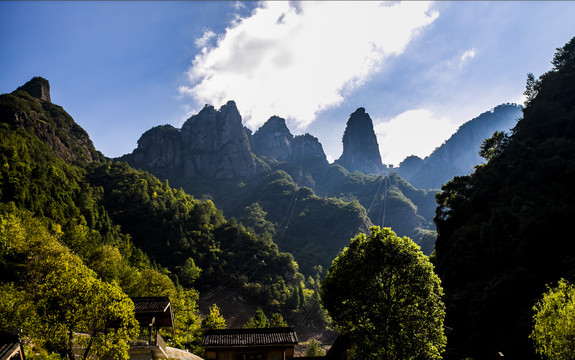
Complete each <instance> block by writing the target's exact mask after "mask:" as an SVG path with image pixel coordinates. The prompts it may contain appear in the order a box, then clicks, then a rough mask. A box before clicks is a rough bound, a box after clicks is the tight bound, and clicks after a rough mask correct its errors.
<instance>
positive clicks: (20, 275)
mask: <svg viewBox="0 0 575 360" xmlns="http://www.w3.org/2000/svg"><path fill="white" fill-rule="evenodd" d="M0 243H3V244H5V245H7V248H9V249H10V251H9V254H6V255H7V256H6V257H5V260H4V261H3V262H6V263H12V262H13V261H15V262H17V263H13V266H12V268H13V269H15V272H16V273H15V275H16V277H17V279H18V284H17V286H18V289H16V287H14V289H9V288H7V286H8V285H3V286H2V287H3V288H5V289H6V290H8V291H10V292H11V293H12V294H13V295H12V296H11V298H10V297H9V296H7V297H4V296H2V299H0V301H1V302H2V306H0V307H5V304H7V303H8V304H9V303H10V302H13V303H14V305H15V306H16V309H18V310H19V309H25V310H26V311H23V312H19V314H20V315H18V313H17V314H16V316H20V317H21V319H20V320H21V321H22V323H20V324H16V325H18V328H22V331H23V335H24V336H27V337H30V338H31V339H32V341H33V342H34V343H35V344H39V345H43V346H45V347H46V348H47V350H49V351H52V352H56V353H58V354H60V355H62V356H66V357H68V358H69V359H73V358H74V354H73V350H74V351H77V350H78V349H80V350H81V356H82V358H83V359H87V358H89V357H98V358H101V357H111V358H117V359H127V358H128V347H129V346H128V340H130V339H132V338H133V337H135V336H137V334H138V330H139V326H138V323H137V321H136V319H135V318H134V304H133V303H132V301H131V300H130V298H129V297H128V296H127V295H126V294H125V293H123V292H122V290H121V289H120V287H119V286H118V285H116V284H109V283H106V282H103V281H101V280H100V279H98V278H97V277H96V274H95V273H94V272H93V271H92V270H90V269H89V268H88V267H87V266H86V265H84V263H83V262H82V260H81V259H80V258H79V257H78V256H76V255H74V254H72V253H71V252H70V251H69V250H68V249H67V248H66V247H65V246H63V245H62V244H60V243H59V242H58V240H57V239H56V238H55V237H54V236H52V235H51V234H50V233H49V231H48V230H47V228H46V226H45V225H44V224H43V223H42V222H41V221H39V220H38V219H35V218H32V217H31V214H30V213H27V212H21V213H20V214H10V215H6V216H0ZM3 290H4V289H3ZM14 290H18V291H17V292H15V291H14ZM2 310H3V311H4V309H2ZM4 316H5V315H3V314H2V317H4ZM9 325H10V324H7V325H4V327H7V326H9ZM12 325H15V324H12Z"/></svg>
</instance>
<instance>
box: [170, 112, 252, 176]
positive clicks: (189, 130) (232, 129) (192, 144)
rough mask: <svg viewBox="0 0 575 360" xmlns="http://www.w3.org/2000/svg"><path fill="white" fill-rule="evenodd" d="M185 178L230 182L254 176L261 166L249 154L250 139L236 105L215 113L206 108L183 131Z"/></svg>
mask: <svg viewBox="0 0 575 360" xmlns="http://www.w3.org/2000/svg"><path fill="white" fill-rule="evenodd" d="M181 135H182V142H183V146H184V148H183V150H184V151H183V155H184V176H185V177H187V178H188V177H196V176H201V177H207V178H216V179H231V178H235V177H249V176H254V175H256V174H257V173H258V172H260V171H261V170H262V169H261V166H259V165H258V163H256V160H255V158H254V156H253V154H252V153H251V151H250V143H249V140H248V136H247V134H246V133H245V131H244V127H243V125H242V117H241V116H240V113H239V111H238V108H237V107H236V104H235V102H233V101H229V102H228V103H227V104H226V105H224V106H222V107H221V108H220V110H218V111H216V110H215V109H214V107H213V106H206V107H204V108H203V109H202V111H200V113H199V114H197V115H194V116H192V117H191V118H189V119H188V120H187V121H186V122H185V123H184V125H183V126H182V130H181Z"/></svg>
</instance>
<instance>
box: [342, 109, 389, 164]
mask: <svg viewBox="0 0 575 360" xmlns="http://www.w3.org/2000/svg"><path fill="white" fill-rule="evenodd" d="M336 163H337V164H339V165H341V166H343V167H344V168H346V169H347V170H349V171H360V172H364V173H375V174H381V173H383V172H384V166H383V164H382V162H381V155H380V153H379V145H378V143H377V137H376V136H375V131H374V130H373V122H372V120H371V118H370V117H369V114H368V113H366V112H365V109H364V108H358V109H357V110H356V111H355V112H354V113H353V114H351V115H350V117H349V120H348V121H347V125H346V128H345V132H344V134H343V153H342V155H341V157H340V158H339V159H338V160H336Z"/></svg>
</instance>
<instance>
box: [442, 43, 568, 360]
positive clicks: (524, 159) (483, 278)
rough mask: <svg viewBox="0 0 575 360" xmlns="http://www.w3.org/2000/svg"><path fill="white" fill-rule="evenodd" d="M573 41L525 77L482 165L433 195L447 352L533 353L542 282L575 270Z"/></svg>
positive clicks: (463, 354) (521, 355) (479, 355)
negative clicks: (517, 109)
mask: <svg viewBox="0 0 575 360" xmlns="http://www.w3.org/2000/svg"><path fill="white" fill-rule="evenodd" d="M574 44H575V38H574V39H572V40H571V41H570V42H569V43H568V44H567V45H565V46H564V47H563V48H561V49H558V50H557V54H556V57H555V60H554V62H553V64H554V68H553V69H552V70H551V71H549V72H547V73H546V74H544V75H542V76H540V77H539V79H537V80H536V79H535V78H534V77H532V76H529V78H528V84H527V93H528V101H527V103H526V106H525V107H524V109H523V118H522V119H521V120H519V121H518V122H517V124H516V126H515V128H514V129H513V131H512V134H511V136H510V137H509V138H506V137H505V136H502V135H501V134H495V136H494V137H493V138H491V139H490V140H488V141H486V142H485V143H484V147H483V153H484V155H486V157H487V159H488V162H487V163H486V164H484V165H481V166H478V167H476V169H475V172H474V173H473V174H470V175H468V176H462V177H455V178H454V179H453V180H451V181H450V182H448V183H447V184H445V185H444V186H443V188H442V192H441V193H439V194H438V195H437V202H438V204H439V206H438V207H437V210H436V216H435V222H436V225H437V232H438V237H437V242H436V244H435V256H434V260H433V261H434V263H435V265H436V268H437V273H438V275H439V276H440V277H441V279H442V282H443V287H444V289H445V293H446V297H445V303H446V307H447V315H446V325H447V326H449V327H451V328H452V329H453V331H452V332H451V333H450V335H449V342H448V347H449V349H448V351H449V353H450V354H451V355H452V356H453V357H454V358H459V359H460V358H465V357H472V358H489V357H492V356H495V354H497V353H498V352H502V353H503V354H504V355H505V356H506V357H513V358H521V359H537V358H538V355H537V354H536V353H535V350H534V348H533V344H532V342H531V341H529V338H528V336H529V334H530V332H531V318H532V307H533V305H534V299H537V298H538V297H539V296H540V294H541V293H543V292H544V291H545V286H546V284H549V283H551V282H554V281H557V279H559V278H565V279H567V280H573V279H574V276H575V265H574V264H575V262H574V261H573V260H574V257H573V254H574V253H575V243H574V242H573V241H571V238H570V237H569V236H566V234H571V233H572V226H571V221H572V220H571V219H572V218H573V214H575V183H574V182H573V180H572V179H574V178H575V150H574V149H575V66H573V65H574V62H575V56H573V53H574Z"/></svg>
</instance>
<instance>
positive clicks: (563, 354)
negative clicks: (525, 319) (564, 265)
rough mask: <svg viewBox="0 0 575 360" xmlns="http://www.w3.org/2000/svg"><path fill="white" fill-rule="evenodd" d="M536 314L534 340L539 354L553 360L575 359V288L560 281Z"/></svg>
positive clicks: (537, 309)
mask: <svg viewBox="0 0 575 360" xmlns="http://www.w3.org/2000/svg"><path fill="white" fill-rule="evenodd" d="M533 310H534V311H535V314H534V315H533V320H534V325H533V331H532V332H531V335H530V337H531V339H533V342H534V343H535V350H536V351H537V353H539V354H540V355H543V356H544V357H546V358H548V359H551V360H559V359H575V322H574V321H573V319H575V286H573V285H572V284H569V283H568V282H567V281H565V280H564V279H561V280H559V284H558V285H557V287H555V288H548V291H547V292H546V293H545V294H543V298H542V299H541V300H539V302H538V303H537V305H535V306H534V307H533Z"/></svg>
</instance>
